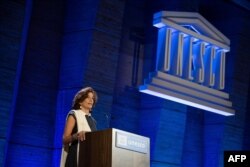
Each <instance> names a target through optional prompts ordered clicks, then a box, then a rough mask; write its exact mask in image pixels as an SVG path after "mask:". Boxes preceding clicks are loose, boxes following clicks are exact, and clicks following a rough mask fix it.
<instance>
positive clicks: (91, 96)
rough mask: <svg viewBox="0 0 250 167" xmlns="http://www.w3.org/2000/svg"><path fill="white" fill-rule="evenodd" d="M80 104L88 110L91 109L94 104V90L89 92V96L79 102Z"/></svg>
mask: <svg viewBox="0 0 250 167" xmlns="http://www.w3.org/2000/svg"><path fill="white" fill-rule="evenodd" d="M79 104H80V106H81V107H82V108H84V109H86V110H91V108H92V107H93V104H94V94H93V93H92V92H89V93H88V96H87V98H85V99H84V100H83V101H82V102H80V103H79Z"/></svg>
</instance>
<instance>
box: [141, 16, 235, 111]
mask: <svg viewBox="0 0 250 167" xmlns="http://www.w3.org/2000/svg"><path fill="white" fill-rule="evenodd" d="M153 25H154V26H155V27H157V28H158V41H157V53H156V54H157V59H156V71H155V72H152V73H150V74H149V77H148V78H147V79H145V81H144V85H141V86H140V87H139V90H140V92H144V93H147V94H151V95H154V96H158V97H162V98H165V99H168V100H172V101H175V102H179V103H183V104H186V105H190V106H193V107H197V108H200V109H204V110H207V111H211V112H214V113H218V114H222V115H225V116H229V115H234V113H235V111H234V110H233V108H232V102H231V101H230V100H229V94H228V93H226V92H223V89H224V87H225V69H226V68H225V60H226V53H227V52H229V50H230V46H229V45H230V40H229V39H228V38H227V37H225V36H224V35H223V34H222V33H221V32H219V31H218V30H217V29H216V28H215V27H214V26H213V25H211V24H210V23H209V22H208V21H207V20H206V19H205V18H203V17H202V16H201V15H200V14H198V13H190V12H169V11H162V12H159V13H156V14H155V15H154V21H153Z"/></svg>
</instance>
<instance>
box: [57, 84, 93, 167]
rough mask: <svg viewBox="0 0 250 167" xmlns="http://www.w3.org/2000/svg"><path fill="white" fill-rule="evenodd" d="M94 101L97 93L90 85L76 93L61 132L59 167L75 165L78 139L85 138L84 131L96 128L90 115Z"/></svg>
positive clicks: (74, 166)
mask: <svg viewBox="0 0 250 167" xmlns="http://www.w3.org/2000/svg"><path fill="white" fill-rule="evenodd" d="M96 101H97V94H96V92H95V91H94V89H93V88H91V87H86V88H83V89H81V90H80V91H79V92H77V93H76V95H75V97H74V99H73V104H72V110H71V111H70V112H69V113H68V115H67V119H66V125H65V129H64V133H63V144H64V149H63V154H62V157H61V167H77V164H78V150H79V144H78V143H79V141H83V140H85V132H91V131H95V130H96V122H95V120H94V119H93V118H92V117H91V111H92V107H93V106H94V105H95V104H96Z"/></svg>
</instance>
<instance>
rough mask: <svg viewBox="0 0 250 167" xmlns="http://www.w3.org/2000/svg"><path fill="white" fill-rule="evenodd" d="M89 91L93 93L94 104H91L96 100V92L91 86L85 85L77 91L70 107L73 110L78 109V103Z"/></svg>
mask: <svg viewBox="0 0 250 167" xmlns="http://www.w3.org/2000/svg"><path fill="white" fill-rule="evenodd" d="M89 92H91V93H93V95H94V96H93V100H94V104H93V106H94V105H95V104H96V102H97V93H96V92H95V90H94V89H93V88H91V87H86V88H83V89H81V90H80V91H78V92H77V93H76V95H75V97H74V99H73V102H72V109H74V110H78V109H80V104H79V103H81V102H82V101H84V100H85V99H86V98H87V97H88V94H89Z"/></svg>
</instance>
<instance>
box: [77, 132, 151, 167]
mask: <svg viewBox="0 0 250 167" xmlns="http://www.w3.org/2000/svg"><path fill="white" fill-rule="evenodd" d="M78 166H79V167H149V166H150V140H149V138H147V137H144V136H140V135H136V134H133V133H129V132H126V131H122V130H118V129H114V128H111V129H107V130H102V131H95V132H88V133H86V134H85V140H84V141H83V142H80V145H79V161H78Z"/></svg>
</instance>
